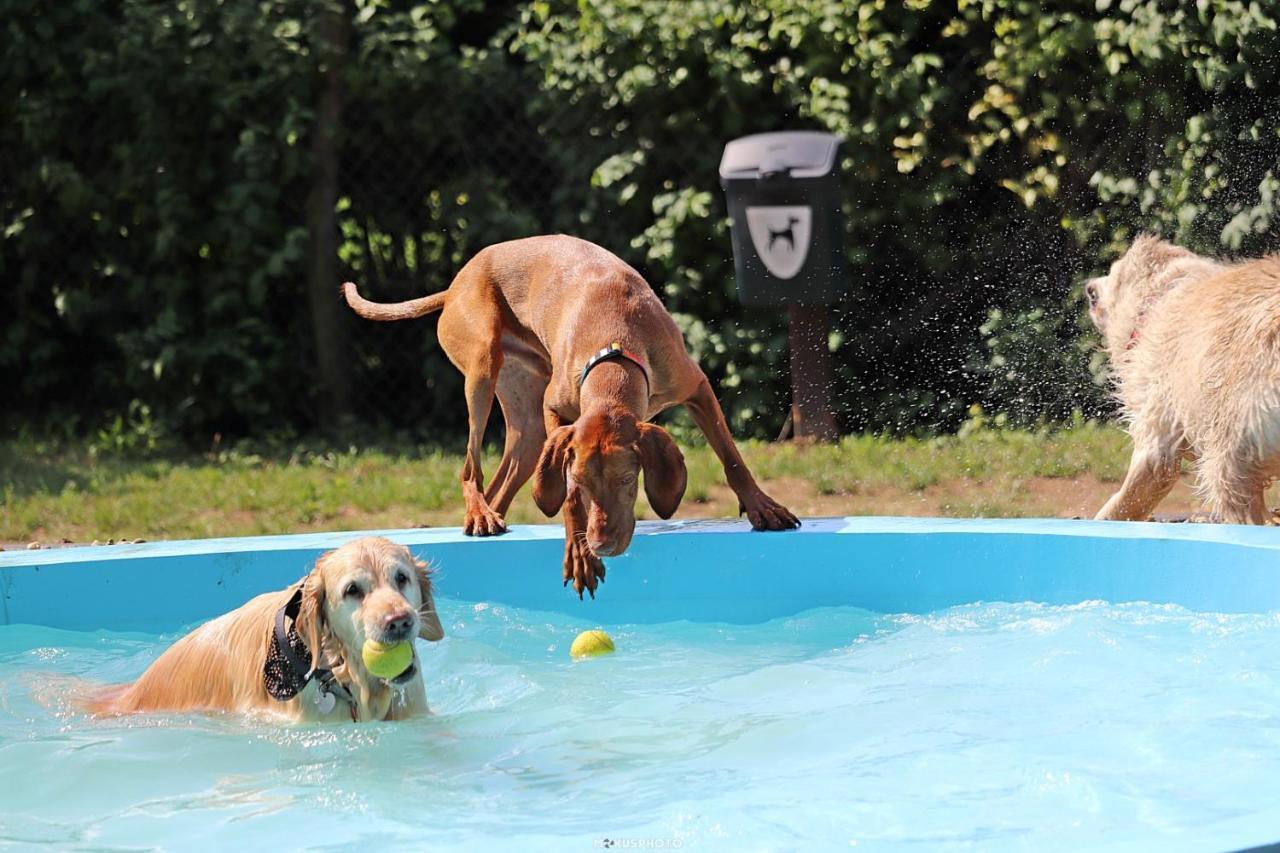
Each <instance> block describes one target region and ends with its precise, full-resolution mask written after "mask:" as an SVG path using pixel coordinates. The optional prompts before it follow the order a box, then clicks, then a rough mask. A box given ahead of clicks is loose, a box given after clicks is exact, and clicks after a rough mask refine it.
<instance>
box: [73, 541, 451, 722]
mask: <svg viewBox="0 0 1280 853" xmlns="http://www.w3.org/2000/svg"><path fill="white" fill-rule="evenodd" d="M443 636H444V629H443V628H442V627H441V625H440V619H439V617H438V616H437V614H436V609H435V598H434V596H433V595H432V589H431V575H430V571H429V570H428V567H427V564H426V563H423V562H421V561H419V560H416V559H414V557H413V555H411V554H410V553H409V550H408V549H407V548H405V547H404V546H403V545H396V544H394V543H392V542H390V541H389V540H386V539H383V538H381V537H366V538H363V539H357V540H355V541H353V542H348V543H347V544H345V545H343V546H342V547H341V548H338V549H337V550H334V551H330V552H328V553H327V554H324V555H323V556H321V557H320V559H318V560H316V563H315V566H314V567H313V568H312V569H311V572H310V573H309V574H308V575H307V576H306V577H305V578H303V579H302V580H301V581H299V582H298V583H296V584H294V585H293V586H291V587H289V588H288V589H285V590H282V591H280V592H269V593H266V594H264V595H260V596H258V597H257V598H254V599H253V600H251V601H250V602H249V603H247V604H245V605H244V606H243V607H240V608H239V609H237V610H233V611H231V612H230V613H227V614H224V615H223V616H220V617H219V618H217V619H214V620H213V621H211V622H207V623H205V624H204V625H202V626H200V627H199V628H197V629H196V630H194V631H192V632H191V633H190V634H187V635H186V636H185V637H183V638H182V639H180V640H178V642H176V643H174V644H173V645H172V646H170V647H169V648H168V649H167V650H166V651H165V652H164V654H162V655H160V657H159V658H157V659H156V661H155V662H154V663H152V664H151V666H149V667H147V670H146V672H144V673H143V674H142V677H141V678H139V679H138V680H137V681H135V682H133V683H132V684H121V685H114V686H111V687H106V688H102V689H100V690H98V691H97V692H96V695H94V696H93V697H92V698H91V699H90V700H89V701H88V703H87V705H88V710H90V711H91V712H93V713H95V714H99V715H105V714H128V713H136V712H145V711H185V712H190V711H232V712H267V713H274V714H279V715H283V716H285V717H288V718H290V719H292V720H295V721H323V722H341V721H346V720H353V721H358V722H366V721H370V720H401V719H405V718H407V717H411V716H415V715H418V714H424V713H426V712H427V692H426V687H425V686H424V683H423V679H422V667H421V666H420V665H419V662H418V660H417V653H416V652H414V658H413V661H412V663H410V664H409V667H408V668H407V669H405V670H404V671H403V672H402V673H401V674H400V675H399V676H397V677H395V678H394V679H384V678H378V677H376V676H374V675H373V674H372V673H370V672H369V671H368V670H367V669H366V667H365V664H364V662H363V660H362V655H361V650H362V648H363V647H364V643H365V641H366V640H373V641H375V642H378V643H400V642H404V641H408V642H409V643H410V644H412V642H413V639H414V637H422V638H423V639H425V640H431V641H435V640H439V639H440V638H441V637H443Z"/></svg>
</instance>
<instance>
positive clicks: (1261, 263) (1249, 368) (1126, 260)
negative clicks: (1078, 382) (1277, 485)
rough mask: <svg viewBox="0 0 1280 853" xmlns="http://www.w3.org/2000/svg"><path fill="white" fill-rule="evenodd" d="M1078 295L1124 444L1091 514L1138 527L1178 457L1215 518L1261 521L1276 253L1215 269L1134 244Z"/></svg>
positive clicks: (1270, 453) (1278, 390)
mask: <svg viewBox="0 0 1280 853" xmlns="http://www.w3.org/2000/svg"><path fill="white" fill-rule="evenodd" d="M1085 293H1086V296H1087V297H1088V299H1089V314H1090V316H1091V317H1092V318H1093V322H1094V324H1095V325H1097V327H1098V330H1099V331H1100V332H1102V336H1103V339H1104V341H1105V344H1106V348H1107V352H1108V353H1109V355H1110V357H1111V367H1112V371H1113V373H1114V376H1115V379H1116V383H1117V390H1118V393H1119V398H1120V402H1121V404H1122V405H1123V407H1124V415H1125V418H1126V420H1127V421H1128V423H1129V432H1130V435H1132V437H1133V458H1132V460H1130V462H1129V471H1128V473H1127V474H1126V475H1125V478H1124V483H1123V484H1122V485H1121V486H1120V490H1119V491H1118V492H1116V493H1115V495H1113V496H1112V497H1111V499H1110V500H1109V501H1107V503H1106V505H1105V506H1103V507H1102V509H1101V510H1099V512H1098V515H1097V517H1098V518H1102V519H1145V518H1147V517H1148V516H1149V515H1150V513H1151V511H1152V510H1153V509H1154V508H1155V506H1156V504H1158V503H1159V502H1160V500H1161V499H1162V498H1163V497H1164V496H1165V495H1167V494H1168V493H1169V490H1170V489H1171V488H1173V485H1174V483H1176V482H1177V479H1178V473H1179V468H1180V463H1181V460H1182V459H1184V458H1185V459H1193V460H1197V461H1198V463H1199V464H1198V471H1197V477H1198V490H1199V492H1200V494H1201V496H1202V497H1203V499H1204V500H1205V503H1206V506H1207V509H1208V510H1209V512H1210V513H1211V514H1212V515H1213V516H1214V517H1215V518H1216V519H1219V520H1222V521H1226V522H1232V523H1238V524H1245V523H1253V524H1262V523H1265V522H1266V521H1267V520H1268V513H1267V509H1266V505H1265V504H1264V502H1263V492H1264V491H1265V490H1266V488H1267V486H1268V485H1269V484H1270V482H1271V481H1272V480H1273V479H1274V478H1275V477H1276V476H1278V475H1280V256H1271V257H1267V258H1263V259H1262V260H1255V261H1248V262H1244V263H1221V262H1218V261H1214V260H1210V259H1208V258H1202V257H1200V256H1198V255H1196V254H1194V253H1192V252H1189V251H1187V250H1186V249H1183V248H1180V247H1178V246H1174V245H1172V244H1170V243H1166V242H1165V241H1163V240H1160V239H1159V238H1156V237H1153V236H1150V235H1143V236H1141V237H1139V238H1138V239H1137V240H1135V241H1134V243H1133V245H1132V246H1131V247H1130V248H1129V251H1128V252H1126V253H1125V255H1124V257H1122V258H1120V259H1119V260H1118V261H1116V262H1115V263H1114V264H1112V265H1111V271H1110V272H1109V273H1108V274H1107V275H1105V276H1103V277H1101V278H1095V279H1092V280H1091V281H1089V282H1088V283H1087V284H1086V285H1085Z"/></svg>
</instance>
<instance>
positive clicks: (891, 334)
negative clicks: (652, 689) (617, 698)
mask: <svg viewBox="0 0 1280 853" xmlns="http://www.w3.org/2000/svg"><path fill="white" fill-rule="evenodd" d="M0 9H3V10H4V15H3V24H0V33H3V36H2V38H3V50H2V51H0V281H2V282H3V288H4V303H3V304H4V307H5V310H4V311H2V312H0V377H3V386H4V390H5V394H4V400H5V404H6V405H5V407H4V410H3V411H4V414H3V415H0V418H3V420H4V423H5V426H6V428H7V431H8V433H9V434H11V435H12V434H16V433H22V432H28V433H30V432H40V431H45V432H50V431H52V432H54V433H61V434H66V435H83V434H95V433H96V434H98V435H101V436H104V439H103V440H104V441H107V440H109V441H114V442H125V443H129V444H130V445H131V446H132V445H137V444H140V446H147V445H148V444H153V443H154V442H155V441H157V440H176V441H181V442H185V443H188V444H192V445H207V444H208V442H209V441H210V438H211V436H214V435H215V434H217V435H223V436H229V437H244V436H256V437H262V436H270V435H287V436H305V435H315V434H321V433H327V434H331V435H342V434H345V435H350V434H352V432H353V431H355V432H358V433H359V434H362V435H366V436H371V435H402V436H408V437H410V438H412V439H413V440H416V441H428V442H429V441H446V440H450V439H452V438H454V437H460V436H461V434H462V432H463V430H464V423H465V410H464V407H463V405H462V395H461V377H460V376H459V375H458V374H457V373H456V371H455V370H454V369H453V368H452V367H451V366H450V365H449V363H448V362H447V360H446V359H445V358H444V356H443V354H442V353H441V351H440V349H439V347H438V345H437V344H436V340H435V335H434V323H433V321H420V322H417V323H401V324H374V323H368V322H363V321H359V320H357V319H356V318H354V317H352V316H349V314H348V312H347V310H346V308H345V306H344V305H342V304H341V302H340V300H339V297H338V292H337V284H338V282H339V281H341V280H343V279H345V278H353V279H354V280H356V281H358V282H359V283H360V286H361V289H362V291H363V292H364V293H365V294H366V295H367V296H370V297H371V298H375V299H379V300H384V301H388V300H398V299H405V298H410V297H413V296H417V295H421V294H423V293H426V292H430V291H435V290H439V289H442V288H444V287H446V286H447V285H448V283H449V281H450V280H451V278H452V276H453V274H454V273H455V272H456V271H457V270H458V268H459V267H460V266H461V265H462V264H463V263H464V262H465V261H466V260H467V259H468V258H469V257H470V256H471V255H472V254H473V253H474V252H475V251H477V250H478V249H480V248H481V247H483V246H485V245H487V244H489V243H493V242H496V241H499V240H504V239H509V238H514V237H521V236H526V235H530V234H536V233H545V232H556V231H560V232H567V233H573V234H577V235H579V236H582V237H585V238H587V239H590V240H593V241H596V242H598V243H600V244H602V245H603V246H605V247H607V248H609V249H611V250H612V251H614V252H616V253H617V254H619V255H621V256H622V257H623V258H624V259H626V260H627V261H629V262H630V263H632V264H633V265H634V266H635V267H636V268H637V269H638V270H639V271H640V272H641V273H642V274H643V275H644V276H645V277H646V278H647V279H648V281H649V282H650V283H651V284H652V285H653V286H654V288H655V289H656V290H657V291H658V293H659V294H660V296H661V297H662V299H663V300H664V302H665V303H666V304H667V306H668V307H669V308H670V310H671V311H672V312H673V313H674V314H675V315H676V317H677V319H678V321H679V323H680V324H681V326H682V328H683V329H684V331H685V334H686V337H687V340H688V344H689V347H690V349H691V350H692V352H693V354H694V355H695V356H696V357H697V358H698V359H699V360H700V361H701V363H702V365H703V366H704V368H705V369H706V370H707V372H708V373H709V374H711V375H712V377H713V380H714V381H716V382H717V383H718V387H719V389H720V395H721V398H722V400H723V402H724V404H725V409H726V412H727V414H728V415H729V417H730V420H731V422H732V425H733V428H734V430H735V432H737V433H738V434H740V435H754V436H762V437H770V436H772V435H774V434H776V433H777V431H778V429H779V427H780V426H781V423H782V419H783V417H784V416H785V413H786V410H787V403H788V400H787V395H788V387H789V385H788V377H787V359H786V347H785V344H786V329H785V325H784V321H783V319H782V316H781V315H780V313H779V312H776V311H769V310H764V309H758V308H755V309H747V308H743V307H742V306H740V305H738V304H737V301H736V299H735V296H734V281H733V264H732V256H731V251H732V250H731V246H730V242H729V235H728V223H727V216H726V211H725V207H724V201H723V197H722V194H721V191H720V188H719V184H718V176H717V165H718V162H719V159H720V154H721V151H722V148H723V145H724V143H725V142H727V141H728V140H730V139H732V138H735V137H737V136H741V135H744V134H748V133H753V132H762V131H770V130H779V129H806V128H812V129H822V130H827V131H830V132H833V133H836V134H839V135H840V136H841V137H843V138H844V139H845V141H846V142H845V147H844V149H843V152H844V157H843V161H842V164H841V173H842V180H843V185H844V189H845V193H844V198H845V215H846V223H847V234H846V245H847V248H848V265H847V267H848V272H849V275H850V277H851V284H852V290H851V296H850V298H849V299H848V300H847V301H846V302H845V303H844V304H842V305H841V306H839V307H838V308H837V309H836V317H837V324H836V327H835V328H833V330H832V335H831V346H832V349H833V352H834V354H835V359H836V364H837V371H838V377H837V388H836V396H837V399H838V400H839V405H840V412H839V417H840V421H841V426H842V428H843V429H844V430H846V431H851V432H852V431H877V432H891V433H930V432H945V431H950V430H954V429H956V428H957V427H958V426H959V425H960V424H961V423H962V422H963V421H964V419H965V418H966V417H967V413H968V412H969V409H970V407H971V406H973V405H978V406H981V407H982V410H984V411H986V412H988V413H999V414H1001V415H1003V416H1004V420H1005V421H1006V422H1011V423H1018V424H1037V423H1053V422H1058V421H1068V420H1070V419H1071V418H1072V417H1073V416H1074V417H1077V418H1078V417H1079V415H1080V413H1081V412H1083V413H1084V414H1085V415H1086V416H1092V415H1096V414H1105V413H1106V411H1107V403H1106V388H1105V380H1104V379H1103V377H1102V374H1101V369H1102V362H1101V360H1100V358H1099V356H1098V354H1097V352H1096V345H1095V343H1096V342H1095V341H1094V339H1093V337H1092V336H1091V334H1090V332H1089V330H1088V322H1087V318H1086V317H1085V316H1084V313H1083V306H1082V305H1081V304H1080V300H1079V282H1080V281H1081V280H1082V279H1083V278H1085V277H1086V276H1087V275H1091V274H1095V273H1096V272H1097V271H1098V270H1100V269H1102V268H1104V266H1105V264H1106V263H1108V262H1109V261H1110V259H1111V258H1112V257H1114V255H1115V253H1116V252H1118V251H1119V250H1120V249H1121V248H1122V247H1123V245H1124V244H1125V243H1126V242H1127V241H1128V240H1129V239H1131V238H1132V237H1133V235H1134V234H1136V233H1137V232H1138V231H1140V230H1152V231H1156V232H1158V233H1160V234H1162V235H1163V236H1165V237H1168V238H1171V239H1174V240H1177V241H1179V242H1182V243H1183V244H1185V245H1187V246H1189V247H1191V248H1193V249H1195V250H1197V251H1201V252H1206V253H1212V254H1231V253H1239V254H1244V255H1253V254H1258V253H1261V252H1264V251H1269V250H1270V251H1274V250H1276V249H1277V248H1278V247H1280V242H1278V240H1277V232H1276V228H1275V224H1276V223H1277V222H1278V221H1280V220H1278V219H1277V211H1276V199H1277V194H1278V193H1277V190H1278V189H1280V60H1278V57H1280V34H1278V33H1277V21H1278V20H1280V12H1277V10H1276V7H1275V6H1274V5H1273V4H1263V3H1260V2H1240V1H1239V0H1198V1H1197V2H1194V3H1192V2H1174V0H1096V2H1088V3H1082V2H1079V0H1046V2H1027V0H951V2H941V1H940V0H870V1H869V0H670V1H669V2H664V0H488V2H485V0H426V1H425V2H416V3H415V2H401V1H400V0H354V2H343V3H325V2H316V0H60V2H58V3H48V2H43V0H0Z"/></svg>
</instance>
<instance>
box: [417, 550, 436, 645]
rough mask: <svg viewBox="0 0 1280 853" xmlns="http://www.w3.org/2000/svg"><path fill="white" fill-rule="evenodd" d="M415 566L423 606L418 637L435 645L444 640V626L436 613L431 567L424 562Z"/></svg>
mask: <svg viewBox="0 0 1280 853" xmlns="http://www.w3.org/2000/svg"><path fill="white" fill-rule="evenodd" d="M413 566H414V569H415V573H416V574H417V576H418V592H419V593H420V594H421V597H422V604H421V605H420V606H419V607H418V636H419V637H421V638H422V639H424V640H429V641H431V642H433V643H434V642H435V641H437V640H440V639H443V638H444V626H443V625H441V624H440V614H438V613H436V598H435V596H434V595H432V592H431V566H429V565H427V564H426V563H424V562H423V561H422V560H414V561H413Z"/></svg>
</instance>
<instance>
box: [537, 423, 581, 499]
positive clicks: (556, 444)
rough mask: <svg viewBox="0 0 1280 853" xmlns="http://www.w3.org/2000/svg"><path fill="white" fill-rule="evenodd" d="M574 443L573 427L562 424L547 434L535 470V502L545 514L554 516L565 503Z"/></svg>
mask: <svg viewBox="0 0 1280 853" xmlns="http://www.w3.org/2000/svg"><path fill="white" fill-rule="evenodd" d="M572 445H573V427H572V426H562V427H560V428H559V429H557V430H555V431H554V432H552V433H551V435H549V436H547V443H546V444H544V445H543V446H542V455H541V456H540V457H538V467H537V468H536V469H534V472H533V502H534V503H536V504H537V505H538V509H540V510H542V514H543V515H545V516H548V517H550V516H553V515H555V514H556V513H557V512H559V511H560V507H561V506H563V505H564V499H565V493H566V492H567V491H568V484H567V483H566V482H565V468H566V466H568V464H569V451H570V448H571V447H572Z"/></svg>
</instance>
